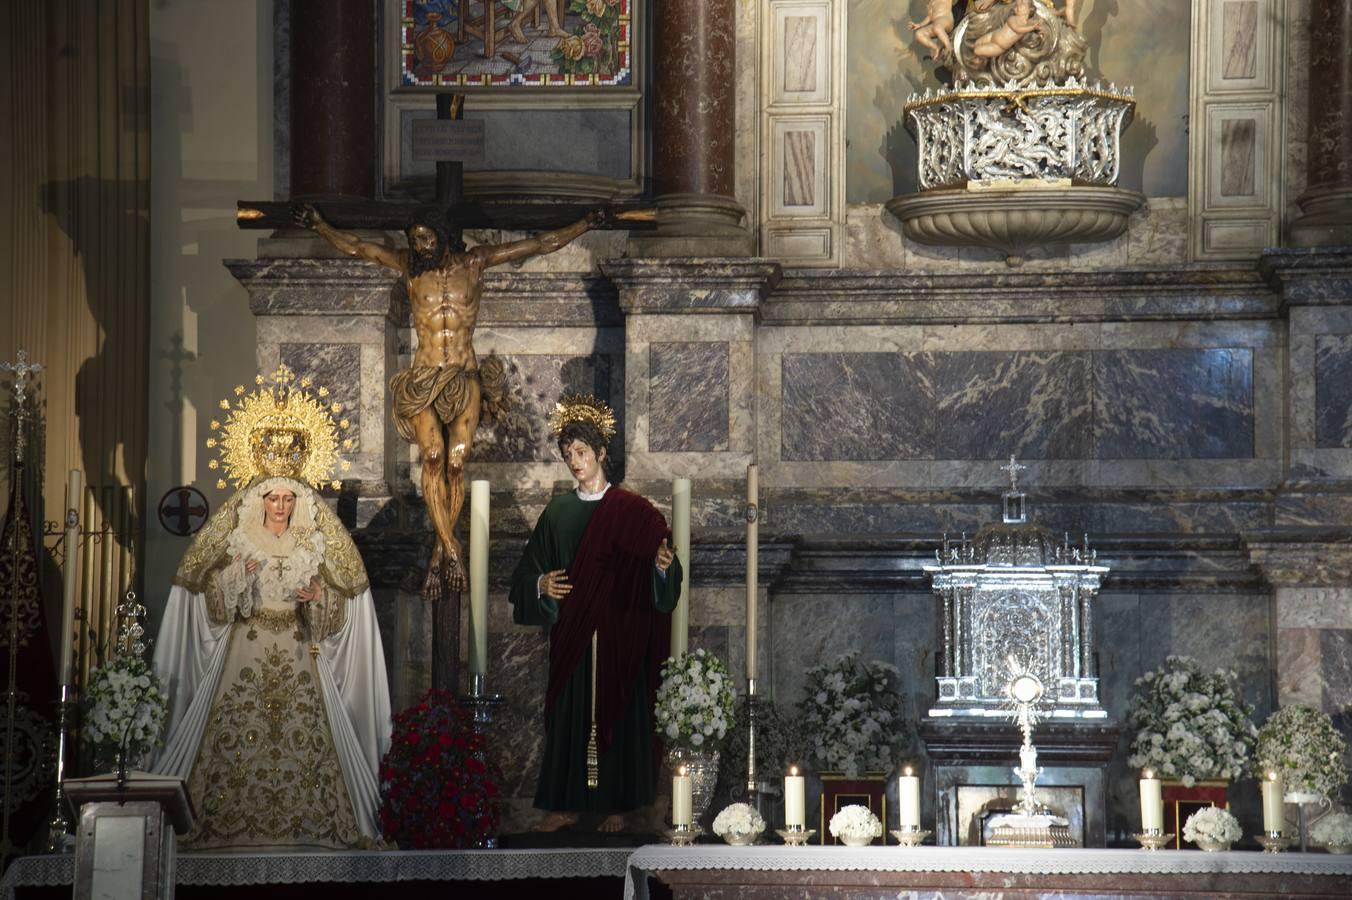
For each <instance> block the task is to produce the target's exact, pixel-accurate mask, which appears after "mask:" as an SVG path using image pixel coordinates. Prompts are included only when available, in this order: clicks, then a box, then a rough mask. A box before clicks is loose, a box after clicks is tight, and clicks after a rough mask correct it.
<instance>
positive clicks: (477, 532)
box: [469, 480, 489, 675]
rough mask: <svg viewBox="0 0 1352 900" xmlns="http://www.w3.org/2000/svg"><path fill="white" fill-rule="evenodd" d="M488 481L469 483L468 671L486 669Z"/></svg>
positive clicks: (483, 671) (484, 671)
mask: <svg viewBox="0 0 1352 900" xmlns="http://www.w3.org/2000/svg"><path fill="white" fill-rule="evenodd" d="M488 507H489V494H488V482H487V481H483V480H479V481H472V482H470V485H469V636H470V640H469V671H470V673H471V674H473V675H483V674H486V673H487V671H488Z"/></svg>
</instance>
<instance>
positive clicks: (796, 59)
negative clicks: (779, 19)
mask: <svg viewBox="0 0 1352 900" xmlns="http://www.w3.org/2000/svg"><path fill="white" fill-rule="evenodd" d="M817 21H818V20H817V18H816V17H815V16H785V17H784V60H783V65H784V88H783V89H784V91H785V92H786V93H787V92H794V93H800V92H803V91H815V90H816V89H817Z"/></svg>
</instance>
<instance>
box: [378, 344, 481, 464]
mask: <svg viewBox="0 0 1352 900" xmlns="http://www.w3.org/2000/svg"><path fill="white" fill-rule="evenodd" d="M506 374H507V373H506V371H505V369H504V367H503V365H502V361H501V360H499V359H497V358H496V357H489V358H488V359H486V360H485V361H484V364H483V365H482V366H481V367H480V368H479V369H477V370H476V369H466V368H464V367H463V366H412V367H411V368H408V369H405V370H404V371H402V372H396V373H395V374H394V376H393V377H392V378H391V379H390V395H391V396H392V397H393V398H394V427H395V428H396V429H398V431H399V436H400V437H402V438H403V439H404V440H406V441H408V442H409V443H417V436H416V435H415V434H414V431H413V419H414V417H415V416H417V415H418V414H419V413H420V412H422V411H423V410H425V409H428V408H430V409H432V411H433V412H435V413H436V415H437V419H438V421H440V422H441V424H443V425H449V424H451V423H452V422H454V421H455V420H456V419H457V418H459V417H460V416H461V415H462V414H463V413H464V412H465V407H466V404H467V402H468V398H469V386H470V384H471V383H475V384H478V385H479V411H480V413H481V414H484V415H488V416H490V417H491V416H493V415H494V413H496V411H497V410H498V407H499V405H500V404H501V400H502V393H503V386H504V383H505V381H506Z"/></svg>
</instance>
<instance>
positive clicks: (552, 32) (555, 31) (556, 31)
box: [549, 28, 569, 38]
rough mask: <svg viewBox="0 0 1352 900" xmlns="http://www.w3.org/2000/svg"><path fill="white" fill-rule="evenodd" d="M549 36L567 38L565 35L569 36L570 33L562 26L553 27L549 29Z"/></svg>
mask: <svg viewBox="0 0 1352 900" xmlns="http://www.w3.org/2000/svg"><path fill="white" fill-rule="evenodd" d="M549 36H550V37H556V38H565V37H568V36H569V34H568V32H567V31H564V30H563V29H562V28H551V29H549Z"/></svg>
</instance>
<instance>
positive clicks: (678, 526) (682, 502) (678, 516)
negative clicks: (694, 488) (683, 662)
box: [671, 478, 690, 657]
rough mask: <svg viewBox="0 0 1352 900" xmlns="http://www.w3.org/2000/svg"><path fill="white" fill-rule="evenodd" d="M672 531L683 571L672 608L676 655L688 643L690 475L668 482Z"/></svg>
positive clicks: (672, 630) (672, 652) (673, 649)
mask: <svg viewBox="0 0 1352 900" xmlns="http://www.w3.org/2000/svg"><path fill="white" fill-rule="evenodd" d="M671 534H672V539H673V540H674V542H675V544H676V547H675V549H676V557H677V558H678V559H679V560H680V561H681V567H682V569H684V571H685V577H684V578H682V579H681V596H680V598H679V599H678V600H677V601H676V608H675V609H674V610H672V611H671V655H672V656H673V657H679V656H680V655H681V654H682V653H684V652H685V651H686V650H687V649H688V648H689V646H690V479H689V478H677V479H676V480H675V481H673V482H672V483H671Z"/></svg>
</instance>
